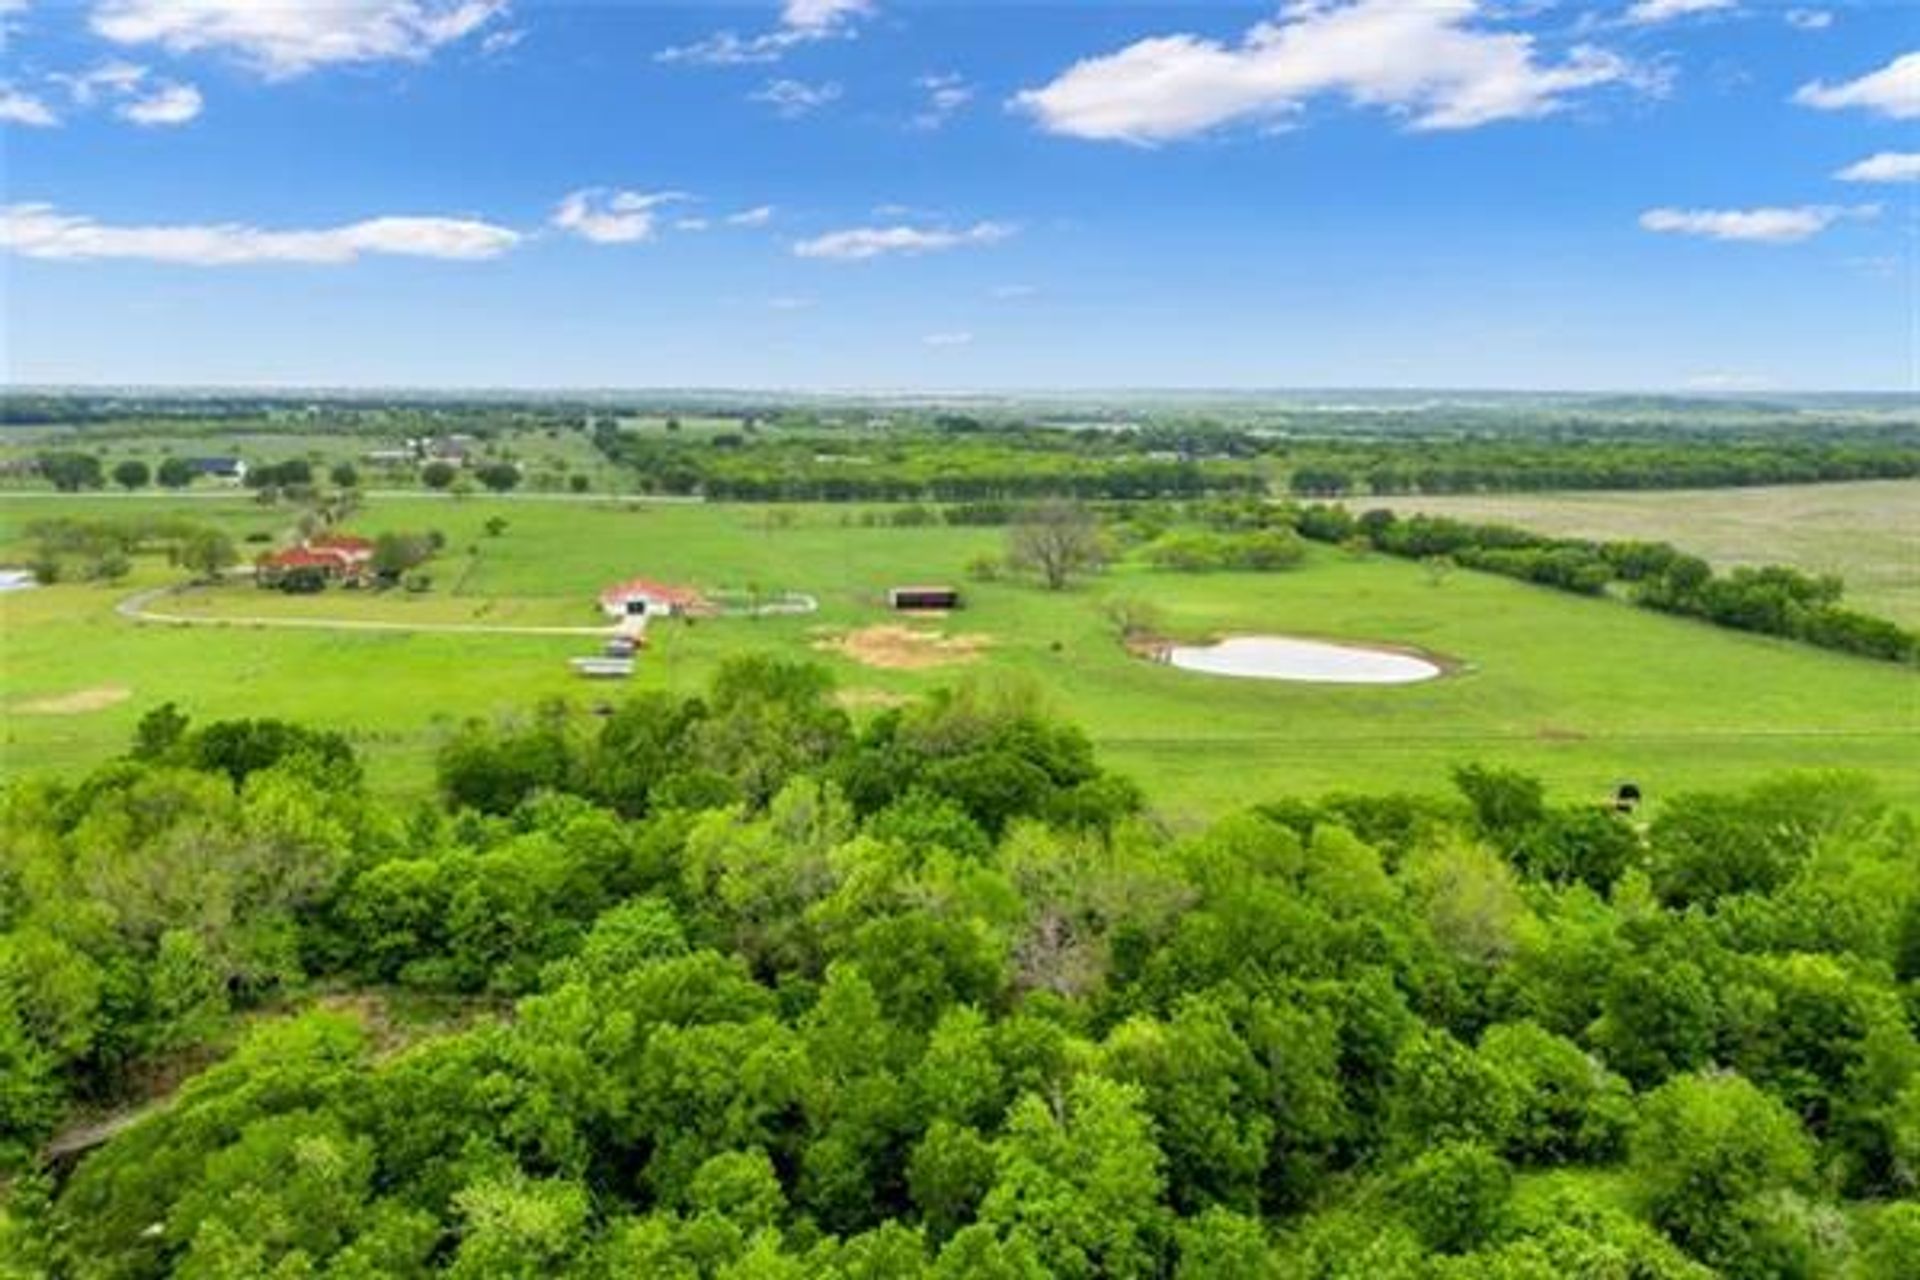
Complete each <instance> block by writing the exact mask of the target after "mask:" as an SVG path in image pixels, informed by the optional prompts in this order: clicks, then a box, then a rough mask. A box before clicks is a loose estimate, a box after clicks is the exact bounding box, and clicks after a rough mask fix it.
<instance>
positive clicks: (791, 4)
mask: <svg viewBox="0 0 1920 1280" xmlns="http://www.w3.org/2000/svg"><path fill="white" fill-rule="evenodd" d="M872 12H873V0H787V2H786V4H785V5H784V6H782V8H781V10H780V22H781V25H783V26H788V27H793V28H795V29H796V30H800V31H813V30H818V29H819V28H821V27H835V26H839V25H840V24H842V23H845V22H849V21H851V20H853V19H854V18H864V17H865V16H867V15H868V14H870V13H872Z"/></svg>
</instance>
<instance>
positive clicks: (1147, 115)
mask: <svg viewBox="0 0 1920 1280" xmlns="http://www.w3.org/2000/svg"><path fill="white" fill-rule="evenodd" d="M1481 9H1482V5H1481V3H1480V0H1424V2H1423V3H1419V4H1409V3H1406V0H1352V2H1351V3H1339V2H1337V0H1309V2H1307V3H1302V4H1298V5H1295V6H1293V7H1291V8H1289V9H1288V10H1286V11H1285V13H1284V14H1283V15H1282V16H1281V17H1280V18H1278V19H1275V20H1273V21H1269V22H1262V23H1259V24H1258V25H1256V26H1255V27H1253V29H1252V30H1250V31H1249V32H1247V34H1246V35H1245V36H1244V37H1243V38H1242V39H1241V41H1240V43H1238V44H1236V45H1227V44H1222V43H1220V42H1219V41H1215V40H1209V39H1204V38H1202V37H1200V36H1194V35H1169V36H1155V37H1152V38H1150V39H1146V40H1141V41H1138V42H1137V43H1135V44H1131V45H1129V46H1127V47H1126V48H1124V49H1121V50H1120V51H1119V52H1117V53H1112V54H1107V55H1104V56H1101V57H1095V58H1088V59H1086V60H1084V61H1082V62H1079V63H1076V64H1075V65H1074V66H1072V67H1070V68H1068V69H1067V70H1066V71H1065V72H1063V73H1062V74H1061V75H1060V76H1058V77H1057V78H1056V79H1054V80H1053V81H1052V82H1051V83H1049V84H1047V85H1044V86H1042V87H1040V88H1037V89H1029V90H1027V91H1025V92H1023V93H1020V94H1018V95H1017V96H1016V97H1015V98H1014V100H1013V105H1014V106H1015V107H1016V108H1017V109H1018V110H1021V111H1024V112H1026V113H1028V114H1029V115H1031V116H1032V117H1033V118H1034V119H1035V120H1036V121H1038V122H1039V124H1040V126H1041V127H1042V128H1043V129H1046V130H1048V131H1049V132H1052V133H1059V134H1066V135H1069V136H1072V137H1079V138H1096V139H1108V140H1117V141H1123V142H1135V143H1154V142H1164V141H1169V140H1172V139H1177V138H1185V137H1190V136H1192V135H1194V134H1198V133H1203V132H1205V131H1207V130H1209V129H1213V128H1216V127H1218V126H1221V125H1226V124H1233V123H1239V122H1247V121H1252V122H1259V123H1265V124H1267V125H1274V124H1276V123H1277V122H1279V121H1281V120H1283V119H1284V118H1285V117H1287V116H1288V115H1290V114H1292V113H1294V112H1297V111H1298V110H1300V109H1301V107H1302V106H1303V105H1304V104H1305V103H1306V101H1307V100H1309V99H1311V98H1313V97H1315V96H1317V95H1321V94H1335V95H1339V96H1342V97H1344V98H1346V99H1347V100H1348V101H1350V102H1352V103H1354V104H1355V105H1358V106H1368V107H1379V108H1384V109H1386V110H1388V111H1391V112H1394V113H1396V114H1400V115H1405V116H1408V117H1409V118H1410V119H1411V123H1412V127H1414V128H1416V129H1470V128H1474V127H1476V126H1478V125H1484V124H1488V123H1490V122H1492V121H1495V120H1511V119H1524V118H1529V117H1534V116H1542V115H1546V114H1548V113H1550V112H1552V111H1556V110H1558V109H1560V108H1561V107H1562V106H1564V105H1565V104H1566V101H1567V98H1568V96H1569V95H1570V94H1573V93H1575V92H1577V91H1579V90H1582V89H1589V88H1593V87H1595V86H1597V85H1604V84H1608V83H1613V82H1625V81H1631V80H1633V79H1634V78H1635V74H1636V73H1635V71H1634V68H1633V67H1632V66H1631V64H1629V63H1628V62H1626V61H1625V60H1624V59H1622V58H1620V57H1619V56H1617V55H1615V54H1613V53H1609V52H1607V51H1606V50H1603V49H1599V48H1596V47H1594V46H1591V45H1578V46H1576V47H1574V48H1573V49H1571V50H1570V51H1569V52H1568V53H1567V55H1566V56H1565V57H1564V58H1563V59H1560V60H1557V61H1553V62H1546V61H1543V60H1542V58H1541V55H1540V52H1539V50H1538V49H1537V48H1536V45H1535V41H1534V38H1533V37H1532V36H1531V35H1527V34H1524V33H1520V32H1507V31H1494V30H1488V29H1485V28H1483V27H1479V26H1476V25H1474V22H1475V19H1476V18H1478V17H1479V16H1480V15H1481Z"/></svg>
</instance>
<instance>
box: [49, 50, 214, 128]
mask: <svg viewBox="0 0 1920 1280" xmlns="http://www.w3.org/2000/svg"><path fill="white" fill-rule="evenodd" d="M47 79H48V80H50V81H52V82H53V83H55V84H58V85H60V86H62V87H63V88H65V89H66V91H67V97H68V99H69V100H70V101H71V102H72V103H73V105H74V106H75V107H78V108H83V109H84V108H92V107H95V106H99V105H102V104H105V103H111V104H112V105H113V113H114V114H115V115H117V116H119V117H120V118H121V119H122V120H127V121H130V122H132V123H134V124H137V125H145V126H159V125H179V124H186V123H187V122H188V121H190V120H194V119H196V118H198V117H199V115H200V112H201V110H202V108H203V107H204V106H205V105H206V104H205V101H204V100H203V99H202V98H201V96H200V90H199V89H198V88H197V87H195V86H194V85H191V84H184V83H182V82H180V81H178V80H155V79H153V78H152V76H151V73H150V72H149V71H148V69H147V68H145V67H143V66H140V65H138V64H136V63H132V62H127V61H124V60H121V59H113V60H110V61H107V62H103V63H101V64H100V65H98V66H96V67H93V68H92V69H90V70H87V71H80V72H54V73H53V74H51V75H49V76H48V77H47Z"/></svg>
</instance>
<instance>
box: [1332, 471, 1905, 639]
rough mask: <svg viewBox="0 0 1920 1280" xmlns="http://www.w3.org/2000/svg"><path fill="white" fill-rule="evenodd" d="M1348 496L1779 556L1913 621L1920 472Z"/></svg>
mask: <svg viewBox="0 0 1920 1280" xmlns="http://www.w3.org/2000/svg"><path fill="white" fill-rule="evenodd" d="M1355 505H1368V506H1385V507H1392V508H1394V509H1395V510H1398V511H1428V512H1432V513H1434V514H1436V515H1445V516H1453V517H1455V518H1457V519H1462V520H1489V521H1495V522H1498V523H1502V524H1515V525H1519V526H1521V527H1522V528H1525V529H1535V530H1538V531H1539V532H1541V533H1554V534H1561V535H1564V536H1566V537H1575V538H1638V539H1645V540H1649V541H1659V542H1671V543H1673V544H1674V545H1675V546H1677V547H1681V548H1683V549H1684V550H1687V551H1690V552H1692V553H1693V554H1695V555H1699V556H1705V557H1706V558H1707V559H1708V560H1710V561H1712V562H1713V563H1714V565H1715V566H1716V567H1718V568H1722V569H1727V568H1735V567H1738V566H1741V565H1759V564H1784V565H1791V566H1793V567H1794V568H1796V569H1802V570H1804V571H1806V572H1808V573H1831V574H1837V575H1839V577H1840V578H1841V579H1842V580H1843V581H1845V583H1846V584H1847V602H1848V603H1849V604H1850V605H1852V606H1853V607H1854V608H1856V609H1864V610H1866V611H1867V612H1869V613H1877V614H1880V615H1881V616H1883V617H1887V618H1892V619H1893V620H1894V621H1896V622H1899V623H1902V624H1904V625H1906V626H1909V627H1916V626H1920V480H1865V481H1850V482H1847V483H1845V484H1802V485H1780V486H1775V487H1769V488H1764V489H1692V490H1677V491H1670V492H1665V493H1618V492H1600V493H1537V494H1475V495H1462V496H1446V495H1441V496H1436V497H1404V498H1381V499H1378V500H1377V501H1369V500H1362V501H1361V502H1359V503H1356V504H1355Z"/></svg>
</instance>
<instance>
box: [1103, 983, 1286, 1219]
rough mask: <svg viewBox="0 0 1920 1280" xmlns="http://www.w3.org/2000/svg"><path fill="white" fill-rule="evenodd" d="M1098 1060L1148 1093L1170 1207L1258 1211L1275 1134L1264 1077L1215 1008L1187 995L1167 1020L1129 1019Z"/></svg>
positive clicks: (1251, 1053)
mask: <svg viewBox="0 0 1920 1280" xmlns="http://www.w3.org/2000/svg"><path fill="white" fill-rule="evenodd" d="M1103 1058H1104V1063H1105V1072H1106V1074H1108V1075H1110V1076H1112V1077H1113V1078H1114V1079H1116V1080H1122V1081H1126V1082H1129V1083H1133V1084H1137V1085H1139V1086H1140V1087H1141V1088H1143V1089H1144V1090H1145V1091H1146V1100H1147V1108H1148V1110H1149V1112H1150V1113H1151V1114H1152V1116H1153V1118H1154V1122H1155V1124H1154V1132H1155V1134H1156V1136H1157V1137H1158V1139H1159V1143H1160V1146H1161V1148H1162V1150H1164V1151H1165V1152H1166V1156H1167V1179H1168V1187H1169V1190H1170V1192H1171V1194H1172V1197H1173V1202H1174V1205H1175V1207H1176V1208H1178V1209H1181V1210H1182V1211H1185V1212H1194V1211H1197V1210H1200V1209H1204V1208H1206V1207H1208V1206H1210V1205H1215V1204H1218V1205H1223V1206H1225V1207H1227V1208H1230V1209H1235V1210H1238V1211H1240V1212H1243V1213H1252V1212H1257V1211H1258V1209H1259V1201H1260V1185H1261V1175H1262V1174H1263V1172H1264V1171H1265V1167H1266V1162H1267V1153H1268V1148H1269V1146H1270V1145H1271V1143H1272V1142H1273V1138H1274V1123H1273V1120H1272V1119H1271V1118H1270V1117H1269V1116H1268V1115H1267V1114H1266V1108H1265V1107H1264V1106H1263V1105H1262V1100H1263V1099H1264V1098H1266V1097H1267V1096H1269V1088H1268V1081H1267V1079H1266V1078H1265V1075H1264V1073H1263V1072H1262V1071H1261V1070H1260V1064H1259V1062H1258V1061H1257V1060H1256V1058H1255V1057H1254V1054H1253V1052H1252V1051H1251V1050H1250V1049H1249V1048H1248V1047H1247V1046H1246V1044H1245V1043H1244V1042H1243V1041H1242V1040H1241V1039H1240V1037H1239V1036H1238V1035H1237V1034H1236V1033H1235V1030H1234V1028H1233V1025H1232V1023H1231V1022H1230V1021H1229V1019H1228V1018H1227V1016H1226V1014H1225V1013H1224V1012H1223V1011H1222V1010H1221V1009H1220V1008H1219V1007H1218V1006H1217V1005H1215V1004H1213V1003H1212V1002H1209V1001H1207V1000H1205V999H1204V998H1201V997H1190V998H1189V999H1188V1000H1187V1001H1185V1002H1184V1003H1183V1004H1182V1005H1181V1007H1180V1009H1179V1011H1178V1013H1176V1014H1175V1016H1174V1017H1173V1019H1172V1020H1171V1021H1169V1022H1166V1023H1160V1022H1155V1021H1152V1020H1148V1019H1139V1018H1136V1019H1134V1020H1132V1021H1130V1022H1127V1023H1125V1024H1123V1025H1121V1026H1120V1027H1117V1028H1115V1029H1114V1031H1113V1033H1112V1034H1111V1035H1110V1036H1108V1038H1107V1042H1106V1045H1105V1046H1104V1052H1103Z"/></svg>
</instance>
